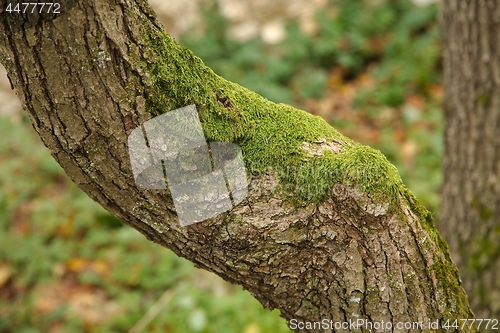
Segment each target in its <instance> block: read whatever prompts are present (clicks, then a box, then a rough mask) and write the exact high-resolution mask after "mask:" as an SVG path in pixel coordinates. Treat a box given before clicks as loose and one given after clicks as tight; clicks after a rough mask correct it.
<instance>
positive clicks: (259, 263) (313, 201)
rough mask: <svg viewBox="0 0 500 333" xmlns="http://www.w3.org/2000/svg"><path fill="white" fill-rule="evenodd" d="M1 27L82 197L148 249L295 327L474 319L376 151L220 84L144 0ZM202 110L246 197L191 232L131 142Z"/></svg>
mask: <svg viewBox="0 0 500 333" xmlns="http://www.w3.org/2000/svg"><path fill="white" fill-rule="evenodd" d="M2 15H3V17H2V20H1V24H0V61H1V62H2V63H3V64H4V65H5V67H6V68H7V71H8V74H9V77H10V80H11V82H12V85H13V87H14V88H15V90H16V93H17V95H18V96H19V98H20V100H21V101H22V103H23V105H24V108H25V110H26V111H27V112H28V113H29V115H30V117H31V120H32V122H33V126H34V128H35V130H36V131H37V132H38V133H39V135H40V136H41V138H42V140H43V142H44V143H45V145H46V146H47V147H48V148H49V149H50V151H51V153H52V155H53V156H54V158H55V159H56V160H57V161H58V162H59V163H60V164H61V166H62V167H63V168H64V170H65V171H66V173H67V174H68V175H69V176H70V177H71V179H72V180H73V181H74V182H75V183H76V184H78V186H79V187H80V188H82V189H83V190H84V191H85V192H86V193H88V195H89V196H90V197H92V198H93V199H94V200H96V201H97V202H99V203H100V204H101V205H103V207H105V208H106V209H107V210H109V211H110V212H111V213H113V214H114V215H116V216H117V217H118V218H120V219H121V220H122V221H123V222H125V223H126V224H128V225H130V226H131V227H133V228H135V229H137V230H139V231H140V232H141V233H143V234H144V235H145V236H146V237H147V238H148V239H149V240H151V241H154V242H156V243H158V244H160V245H162V246H165V247H168V248H170V249H172V250H173V251H174V252H175V253H177V254H178V255H179V256H182V257H185V258H187V259H189V260H191V261H193V262H194V263H195V264H196V265H197V266H198V267H201V268H204V269H207V270H210V271H212V272H215V273H216V274H218V275H219V276H221V277H222V278H224V279H225V280H227V281H230V282H233V283H238V284H241V285H243V287H244V288H245V289H247V290H249V291H250V292H251V293H252V294H253V295H254V296H255V297H256V298H257V299H258V300H259V301H261V303H262V304H263V305H264V306H265V307H267V308H278V309H280V311H281V313H282V315H283V316H284V317H285V318H287V319H292V318H295V319H297V320H299V321H319V320H321V319H327V320H333V321H336V322H345V321H349V320H353V321H356V320H358V319H366V320H369V321H372V322H381V321H385V322H388V321H390V322H392V323H394V325H396V323H398V322H422V323H423V325H424V326H423V328H422V329H420V328H418V327H417V328H413V329H396V328H394V329H389V330H387V329H386V330H385V331H384V332H421V331H424V332H427V331H433V332H445V331H446V332H449V331H448V330H444V329H434V330H429V329H428V326H427V325H428V323H429V322H431V321H432V322H434V321H436V320H440V321H441V323H444V322H445V320H446V319H459V318H469V317H471V315H472V314H471V312H470V309H469V305H468V302H467V298H466V296H465V293H464V291H463V289H462V287H461V282H460V279H459V276H458V272H457V269H456V267H455V265H454V264H453V263H452V262H451V260H450V257H449V253H448V248H447V245H446V243H444V242H443V240H442V239H441V237H440V236H439V234H438V233H437V231H436V229H435V227H434V224H433V222H432V218H431V216H430V214H429V213H428V212H427V211H426V210H425V209H424V208H422V207H421V206H420V205H419V203H418V202H417V201H416V199H415V198H414V197H413V195H412V194H411V193H410V192H409V190H408V189H407V188H406V187H405V186H404V185H403V184H402V183H401V179H400V178H399V176H398V174H397V171H396V169H395V168H394V167H393V166H392V165H390V164H389V162H387V160H386V159H385V157H383V156H382V155H381V154H380V152H378V151H375V150H373V149H371V148H368V147H363V146H361V145H359V144H356V143H354V142H352V141H351V140H349V139H347V138H345V137H342V136H341V135H340V134H338V132H336V131H335V130H333V129H332V128H331V127H330V126H329V125H328V124H326V123H325V122H324V121H323V120H321V119H319V118H318V117H314V116H312V115H310V114H308V113H306V112H303V111H299V110H296V109H294V108H292V107H289V106H286V105H282V104H274V103H271V102H269V101H267V100H265V99H263V98H262V97H260V96H258V95H256V94H254V93H252V92H250V91H248V90H246V89H244V88H242V87H240V86H238V85H236V84H233V83H230V82H228V81H226V80H224V79H222V78H220V77H218V76H217V75H215V74H214V73H213V72H212V71H211V70H209V69H208V68H206V67H205V66H204V65H203V63H202V62H201V61H200V60H199V59H198V58H196V57H195V56H193V55H192V54H191V52H190V51H189V50H186V49H184V48H182V47H180V46H178V45H177V44H176V43H175V42H174V41H173V40H172V39H171V38H170V37H169V36H168V35H166V34H165V33H164V32H163V30H162V28H161V27H160V26H159V25H158V23H157V22H156V19H155V18H154V15H153V13H152V12H151V10H150V8H149V7H148V5H147V3H145V2H143V1H139V0H136V1H132V0H108V1H102V0H93V1H91V0H89V1H85V2H78V3H76V5H75V6H74V7H72V8H70V9H68V10H67V11H66V12H65V13H64V14H61V15H60V16H59V17H58V18H56V19H54V20H48V19H46V20H44V21H36V20H34V19H32V22H31V23H24V24H23V25H19V24H17V25H16V22H13V21H12V19H7V18H6V14H5V13H3V14H2ZM33 21H34V22H33ZM193 103H194V104H196V105H197V107H198V111H199V114H200V119H201V121H202V123H203V128H204V131H205V135H206V137H207V140H208V141H226V142H235V143H238V144H239V145H240V147H241V148H242V151H243V155H244V158H245V163H246V165H247V168H248V169H249V171H250V172H249V175H248V177H249V181H250V185H249V194H248V197H247V199H246V200H244V201H243V202H242V203H241V204H240V205H238V206H237V207H235V208H234V209H233V210H232V211H229V212H227V213H224V214H221V215H219V216H218V217H216V218H213V219H210V220H208V221H205V222H202V223H197V224H194V225H191V226H188V227H185V228H183V227H181V226H180V225H179V222H178V220H177V218H176V214H175V211H174V206H173V203H172V199H171V197H170V196H169V194H168V192H165V191H151V190H143V189H139V188H137V187H136V186H135V183H134V179H133V175H132V171H131V166H130V162H129V158H128V150H127V136H128V134H130V132H131V131H132V130H133V129H134V128H136V127H137V126H140V124H142V123H143V122H144V121H146V120H147V119H149V118H151V117H152V116H154V115H157V114H160V113H162V112H166V111H169V110H172V109H176V108H178V107H182V106H185V105H189V104H193ZM29 167H36V166H29ZM284 170H285V171H284ZM318 170H321V172H319V171H318ZM325 170H326V173H325ZM304 187H307V189H308V190H307V191H304ZM310 188H314V191H313V192H311V190H310ZM304 193H306V194H307V193H309V194H310V195H309V196H307V195H304ZM303 331H307V332H309V331H310V332H316V331H321V332H325V331H326V332H330V331H334V332H345V331H352V332H358V331H360V330H357V329H347V330H341V329H334V330H324V329H322V330H320V329H304V330H303ZM363 331H364V330H363ZM455 331H456V332H466V331H472V330H467V329H457V330H455Z"/></svg>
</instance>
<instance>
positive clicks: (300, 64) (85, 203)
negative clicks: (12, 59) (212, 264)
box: [0, 0, 443, 333]
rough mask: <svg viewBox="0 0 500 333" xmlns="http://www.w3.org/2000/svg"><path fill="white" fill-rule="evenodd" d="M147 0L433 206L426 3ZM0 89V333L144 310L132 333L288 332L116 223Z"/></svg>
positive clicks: (123, 325)
mask: <svg viewBox="0 0 500 333" xmlns="http://www.w3.org/2000/svg"><path fill="white" fill-rule="evenodd" d="M151 2H152V5H153V6H155V9H156V10H157V12H158V13H159V16H160V19H161V20H162V21H163V23H164V25H165V27H166V28H167V31H168V32H169V33H170V34H171V35H173V36H177V38H178V40H179V41H180V43H181V44H183V45H185V46H187V47H188V48H190V49H192V50H193V51H194V53H195V54H197V55H198V56H200V57H201V58H202V59H203V60H204V61H205V63H206V64H207V65H208V66H209V67H211V68H212V69H214V71H215V72H216V73H218V74H220V75H222V76H224V77H225V78H227V79H229V80H231V81H234V82H237V83H240V84H242V85H243V86H245V87H247V88H249V89H251V90H254V91H257V92H258V93H260V94H262V95H263V96H264V97H267V98H268V99H270V100H273V101H275V102H284V103H290V104H293V105H295V106H297V107H299V108H302V109H305V110H308V111H310V112H312V113H315V114H318V115H320V116H322V117H323V118H325V119H326V120H327V121H329V122H330V123H331V124H332V125H333V126H334V127H336V128H337V129H338V130H339V131H341V132H342V133H343V134H345V135H346V136H348V137H351V138H353V139H354V140H356V141H359V142H361V143H364V144H368V145H370V146H373V147H375V148H378V149H380V150H381V151H382V152H383V153H384V154H385V155H386V156H388V158H389V159H390V160H391V162H392V163H393V164H395V165H396V166H397V167H398V169H399V172H400V173H401V176H402V178H403V180H404V181H405V183H406V184H407V185H408V186H409V188H410V189H411V190H412V191H413V192H414V193H415V195H416V196H417V197H418V198H419V200H420V201H421V202H422V203H424V204H425V205H426V206H427V207H428V208H429V209H430V210H431V211H432V212H434V213H435V215H438V211H439V206H440V199H439V198H440V195H439V188H440V185H441V182H442V176H441V159H442V156H443V140H442V110H441V104H442V95H443V88H442V84H441V80H442V65H441V35H440V30H439V28H438V24H437V6H436V4H433V3H427V2H429V1H423V2H422V1H414V2H411V1H409V0H363V1H350V0H331V1H327V0H315V1H305V0H294V1H291V0H287V1H284V0H281V1H275V2H271V4H270V2H268V1H259V0H247V1H243V0H241V1H238V0H232V1H231V0H225V1H224V0H219V1H215V0H198V1H182V0H176V1H168V2H164V1H159V0H157V1H151ZM1 76H2V78H5V75H1ZM0 93H1V95H0V98H1V100H0V107H1V108H0V133H1V136H2V137H1V140H0V175H1V177H0V228H1V232H0V332H16V333H18V332H67V331H71V332H126V331H128V330H129V329H130V328H131V327H133V326H134V325H135V324H137V323H138V322H139V321H140V320H141V318H144V317H143V316H144V314H145V313H147V312H148V311H151V312H149V313H150V314H151V316H146V318H148V319H151V320H148V321H143V322H142V323H144V324H147V328H146V329H144V330H143V331H144V332H244V333H255V332H288V331H289V330H288V329H287V327H286V323H285V321H284V320H283V319H281V318H279V316H278V313H276V312H274V313H268V312H267V311H266V310H264V309H262V307H261V305H260V304H259V303H258V302H257V301H256V300H254V299H253V298H252V297H251V296H250V295H249V294H248V293H246V292H244V291H243V290H241V288H240V287H235V286H231V285H228V284H226V283H225V282H223V281H222V280H220V279H219V278H218V277H215V276H214V275H212V274H210V273H207V272H204V271H201V270H196V269H194V268H193V266H192V264H191V263H189V262H188V261H186V260H184V259H180V258H178V257H176V256H175V255H174V254H173V253H172V252H170V251H169V250H166V249H164V248H160V247H158V246H156V245H155V244H152V243H149V242H148V241H147V240H146V239H144V238H143V237H142V236H141V235H140V234H139V233H137V232H136V231H135V230H133V229H130V228H127V227H122V224H121V222H120V221H118V220H116V219H115V218H114V217H112V216H111V215H109V214H108V213H107V212H105V211H104V210H103V209H102V208H100V207H99V206H98V205H97V204H95V203H94V202H92V201H91V200H90V199H89V198H87V196H86V195H85V194H84V193H83V192H81V191H80V190H78V189H77V188H76V186H74V185H73V184H72V183H71V182H70V181H69V180H68V178H67V177H66V175H65V174H64V172H63V171H62V170H61V168H60V167H59V165H58V164H57V163H56V162H55V161H54V160H53V159H52V157H51V156H50V155H49V154H48V152H47V151H46V150H45V148H43V145H42V144H41V143H40V142H39V139H38V138H37V136H36V134H35V132H34V131H33V130H32V129H30V125H29V121H28V120H27V118H26V116H25V115H23V114H22V113H20V112H19V111H20V110H19V106H18V105H16V104H15V97H11V95H9V94H10V86H9V84H8V81H7V82H3V86H2V89H1V90H0ZM27 165H28V166H36V167H33V168H29V167H26V166H27ZM103 228H105V229H106V230H105V232H103ZM42 248H43V251H41V250H40V249H42ZM155 313H157V315H156V316H153V315H154V314H155ZM136 327H138V326H136ZM138 331H140V330H136V332H138Z"/></svg>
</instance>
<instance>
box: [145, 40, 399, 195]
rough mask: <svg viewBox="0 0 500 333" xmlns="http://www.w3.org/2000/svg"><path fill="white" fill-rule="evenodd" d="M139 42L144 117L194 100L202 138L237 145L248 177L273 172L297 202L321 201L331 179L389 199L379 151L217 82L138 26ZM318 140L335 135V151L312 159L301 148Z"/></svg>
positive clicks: (391, 184) (386, 168) (170, 43)
mask: <svg viewBox="0 0 500 333" xmlns="http://www.w3.org/2000/svg"><path fill="white" fill-rule="evenodd" d="M145 40H146V41H147V47H146V48H145V50H146V51H145V52H144V53H143V54H142V56H141V60H140V67H142V68H144V69H145V70H146V71H147V72H148V73H150V78H149V80H150V82H148V84H147V86H148V88H146V91H145V92H144V97H145V99H146V111H147V112H148V113H149V114H150V116H151V117H155V116H157V115H160V114H162V113H164V112H168V111H170V110H174V109H177V108H180V107H183V106H186V105H189V104H196V106H197V109H198V112H199V116H200V120H201V122H202V125H203V129H204V131H205V136H206V138H207V141H221V142H234V143H237V144H238V145H239V146H240V147H241V149H242V152H243V157H244V160H245V166H246V167H247V170H248V171H249V174H259V173H266V172H268V171H269V170H270V169H272V170H274V172H276V174H277V175H278V177H279V179H280V180H281V184H280V189H281V190H283V195H284V197H298V198H299V199H300V200H299V201H300V204H308V203H311V202H315V203H318V202H321V201H323V200H325V199H326V198H327V197H328V196H329V194H330V192H331V190H332V189H333V187H334V185H335V184H338V183H344V184H349V185H355V186H358V187H359V188H360V189H361V190H363V191H366V192H367V193H369V194H370V195H374V196H376V197H384V198H388V199H390V201H391V202H392V203H395V202H396V200H397V194H398V193H399V191H400V188H401V187H402V186H403V184H402V181H401V178H400V177H399V174H398V172H397V170H396V168H395V167H394V166H393V165H391V164H390V163H389V161H387V159H386V158H385V156H384V155H383V154H382V153H380V152H379V151H377V150H375V149H373V148H370V147H367V146H362V145H360V144H357V143H354V142H353V141H352V140H350V139H348V138H345V137H343V136H342V135H341V134H340V133H339V132H337V131H336V130H335V129H334V128H333V127H331V126H330V125H329V124H328V123H327V122H326V121H324V120H323V119H322V118H320V117H318V116H314V115H311V114H309V113H307V112H305V111H302V110H298V109H295V108H293V107H291V106H289V105H284V104H276V103H273V102H271V101H269V100H267V99H265V98H263V97H261V96H259V95H258V94H256V93H254V92H252V91H250V90H248V89H246V88H243V87H241V86H240V85H238V84H235V83H232V82H229V81H227V80H225V79H223V78H222V77H220V76H218V75H216V74H215V73H214V72H213V71H212V70H211V69H209V68H208V67H206V66H205V65H204V64H203V62H202V61H201V59H199V58H198V57H196V56H195V55H194V54H193V53H192V52H191V51H190V50H188V49H186V48H183V47H182V46H180V45H178V44H177V43H176V42H175V41H174V40H173V39H172V38H171V37H169V36H168V35H167V34H166V33H165V32H163V31H159V30H149V31H145ZM320 140H321V141H320ZM325 140H326V141H327V142H332V141H333V140H335V142H336V143H338V144H339V146H340V148H341V151H340V153H336V152H333V151H328V150H324V151H323V154H322V155H320V156H313V155H311V153H309V152H307V151H305V150H304V149H303V148H301V145H302V144H303V143H304V142H307V143H310V144H312V145H314V144H318V142H325ZM292 193H293V194H294V195H291V194H292Z"/></svg>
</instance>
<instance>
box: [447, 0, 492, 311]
mask: <svg viewBox="0 0 500 333" xmlns="http://www.w3.org/2000/svg"><path fill="white" fill-rule="evenodd" d="M442 23H443V29H444V37H445V38H444V43H445V44H444V50H445V51H444V74H445V76H444V84H445V88H446V89H445V121H446V130H445V142H446V154H445V158H444V175H445V179H444V186H443V204H442V212H441V222H440V225H439V226H440V230H442V232H443V234H444V236H445V238H446V239H447V240H448V242H449V244H450V249H451V254H452V257H453V259H454V260H455V262H456V263H457V265H458V267H459V268H460V271H461V272H462V277H463V281H464V286H465V289H466V291H467V293H468V294H469V296H470V299H471V306H472V308H473V310H474V313H475V314H476V316H478V318H500V132H499V130H500V38H499V35H500V3H498V2H497V1H487V0H480V1H456V0H447V1H444V3H443V8H442Z"/></svg>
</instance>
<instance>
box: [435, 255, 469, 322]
mask: <svg viewBox="0 0 500 333" xmlns="http://www.w3.org/2000/svg"><path fill="white" fill-rule="evenodd" d="M436 260H437V263H436V264H434V265H432V266H430V267H428V268H427V271H428V272H429V274H434V275H435V276H436V279H437V281H438V282H439V287H438V288H439V289H438V290H436V291H435V292H436V295H437V296H438V302H443V304H438V305H439V307H440V308H441V309H445V312H444V313H443V319H459V318H473V314H472V312H471V311H470V309H469V303H468V301H467V296H466V295H465V292H464V291H463V289H462V286H461V285H460V278H459V275H458V270H457V268H456V266H455V265H454V264H453V262H452V261H450V260H444V261H443V260H442V259H439V258H438V257H436Z"/></svg>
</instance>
